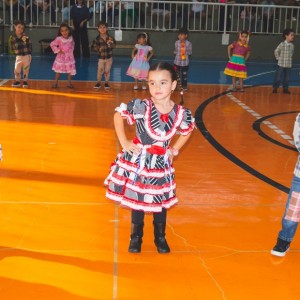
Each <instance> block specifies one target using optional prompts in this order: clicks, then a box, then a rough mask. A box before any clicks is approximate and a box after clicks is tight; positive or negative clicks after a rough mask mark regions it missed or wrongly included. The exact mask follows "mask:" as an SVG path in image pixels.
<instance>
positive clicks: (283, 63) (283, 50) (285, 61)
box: [273, 28, 295, 94]
mask: <svg viewBox="0 0 300 300" xmlns="http://www.w3.org/2000/svg"><path fill="white" fill-rule="evenodd" d="M283 38H284V40H285V41H284V42H281V43H280V44H279V45H278V47H277V48H276V49H275V51H274V54H275V57H276V59H277V60H278V68H277V71H276V73H275V78H274V82H273V93H274V94H276V93H277V89H278V88H279V85H280V80H281V77H282V76H283V81H282V87H283V93H285V94H290V93H291V92H290V91H289V77H290V73H291V68H292V58H293V54H294V48H295V47H294V44H293V41H294V38H295V33H294V30H293V29H291V28H287V29H284V31H283Z"/></svg>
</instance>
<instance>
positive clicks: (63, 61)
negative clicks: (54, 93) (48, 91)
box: [50, 23, 76, 89]
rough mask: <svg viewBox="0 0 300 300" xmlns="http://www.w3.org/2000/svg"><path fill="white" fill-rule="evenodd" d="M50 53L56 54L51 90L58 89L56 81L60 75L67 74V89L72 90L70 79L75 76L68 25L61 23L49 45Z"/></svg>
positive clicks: (72, 44)
mask: <svg viewBox="0 0 300 300" xmlns="http://www.w3.org/2000/svg"><path fill="white" fill-rule="evenodd" d="M50 47H51V49H52V51H53V52H54V53H55V54H56V58H55V60H54V63H53V66H52V70H53V71H54V72H55V83H54V85H53V86H52V87H53V88H57V87H58V80H59V78H60V74H61V73H67V74H68V85H67V87H68V88H70V89H72V88H74V86H73V84H72V82H71V78H72V76H73V75H75V74H76V68H75V59H74V54H73V51H74V40H73V37H72V34H71V29H70V27H69V26H68V24H65V23H62V24H61V25H60V27H59V30H58V36H57V37H56V39H55V40H54V41H52V42H51V43H50Z"/></svg>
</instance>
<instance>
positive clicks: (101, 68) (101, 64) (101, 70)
mask: <svg viewBox="0 0 300 300" xmlns="http://www.w3.org/2000/svg"><path fill="white" fill-rule="evenodd" d="M103 73H104V59H98V70H97V83H99V84H101V79H102V75H103Z"/></svg>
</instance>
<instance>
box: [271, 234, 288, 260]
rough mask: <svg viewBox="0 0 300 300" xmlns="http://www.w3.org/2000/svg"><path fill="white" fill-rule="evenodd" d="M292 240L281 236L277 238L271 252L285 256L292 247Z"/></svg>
mask: <svg viewBox="0 0 300 300" xmlns="http://www.w3.org/2000/svg"><path fill="white" fill-rule="evenodd" d="M290 244H291V242H288V241H285V240H282V239H280V238H278V239H277V244H276V245H275V247H274V248H273V250H271V254H273V255H275V256H279V257H284V256H285V255H286V253H287V251H288V250H289V249H290Z"/></svg>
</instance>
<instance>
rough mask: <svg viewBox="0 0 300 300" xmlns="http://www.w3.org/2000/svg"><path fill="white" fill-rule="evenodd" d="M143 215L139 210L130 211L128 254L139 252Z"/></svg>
mask: <svg viewBox="0 0 300 300" xmlns="http://www.w3.org/2000/svg"><path fill="white" fill-rule="evenodd" d="M144 217H145V213H144V212H143V211H140V210H132V211H131V235H130V243H129V247H128V252H131V253H139V252H141V246H142V237H143V234H144V232H143V228H144Z"/></svg>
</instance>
